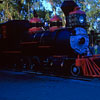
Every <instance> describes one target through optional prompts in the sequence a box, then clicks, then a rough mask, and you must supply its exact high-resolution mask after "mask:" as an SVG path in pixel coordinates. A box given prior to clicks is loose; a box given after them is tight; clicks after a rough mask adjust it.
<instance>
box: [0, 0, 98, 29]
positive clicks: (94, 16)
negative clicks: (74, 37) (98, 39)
mask: <svg viewBox="0 0 100 100" xmlns="http://www.w3.org/2000/svg"><path fill="white" fill-rule="evenodd" d="M44 1H45V2H46V3H49V4H51V8H52V11H49V10H47V9H46V8H45V5H46V3H45V4H43V2H44ZM63 1H64V0H3V3H0V22H5V21H7V20H13V19H17V20H22V19H27V20H29V19H30V18H32V17H33V10H34V9H35V10H36V11H37V13H38V15H39V17H40V18H42V19H44V20H49V19H50V18H51V17H52V15H53V14H55V13H56V14H59V16H61V18H63V20H64V14H63V12H62V11H61V9H60V6H61V4H62V2H63ZM74 1H75V2H77V4H78V5H79V6H80V8H81V9H82V10H84V11H85V12H86V14H87V21H88V22H89V23H90V29H94V28H95V29H97V26H98V19H99V18H100V0H74Z"/></svg>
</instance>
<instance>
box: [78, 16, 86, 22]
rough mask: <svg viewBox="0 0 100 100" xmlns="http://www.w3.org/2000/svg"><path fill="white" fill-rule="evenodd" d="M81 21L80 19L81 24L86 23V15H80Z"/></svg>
mask: <svg viewBox="0 0 100 100" xmlns="http://www.w3.org/2000/svg"><path fill="white" fill-rule="evenodd" d="M79 21H80V23H81V24H82V23H84V21H85V19H84V17H83V16H80V17H79Z"/></svg>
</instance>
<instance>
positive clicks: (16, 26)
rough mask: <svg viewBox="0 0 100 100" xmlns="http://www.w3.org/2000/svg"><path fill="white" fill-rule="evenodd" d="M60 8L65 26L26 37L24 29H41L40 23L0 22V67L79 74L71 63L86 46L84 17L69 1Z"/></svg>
mask: <svg viewBox="0 0 100 100" xmlns="http://www.w3.org/2000/svg"><path fill="white" fill-rule="evenodd" d="M61 8H62V10H63V12H64V14H65V16H66V27H65V28H61V29H58V30H55V31H53V32H52V31H49V30H48V31H39V32H35V33H34V34H30V32H29V31H28V30H29V29H30V28H31V27H41V26H42V24H41V23H35V24H34V23H33V24H32V23H30V22H29V21H26V20H11V21H8V22H6V23H2V24H1V25H0V30H1V31H0V60H1V63H0V64H1V68H2V66H7V67H8V68H9V67H11V68H13V69H14V68H15V69H18V70H24V69H25V70H30V69H31V70H33V71H42V72H46V73H59V74H68V73H70V72H71V74H73V75H77V74H80V69H79V68H76V67H75V68H74V63H75V59H76V57H77V55H84V54H86V50H87V48H88V45H89V37H88V34H87V30H86V25H87V23H86V14H85V12H83V11H81V10H80V8H79V7H78V5H77V4H76V3H75V2H74V1H72V0H71V1H64V3H63V4H62V7H61ZM57 23H58V22H57ZM53 25H54V26H55V24H53Z"/></svg>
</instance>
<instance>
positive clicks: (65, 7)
mask: <svg viewBox="0 0 100 100" xmlns="http://www.w3.org/2000/svg"><path fill="white" fill-rule="evenodd" d="M75 7H78V5H77V4H76V3H75V2H74V1H73V0H65V1H64V2H63V4H62V6H61V9H62V11H63V12H64V14H65V16H66V17H67V16H68V15H69V13H70V12H72V11H73V10H74V8H75Z"/></svg>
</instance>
